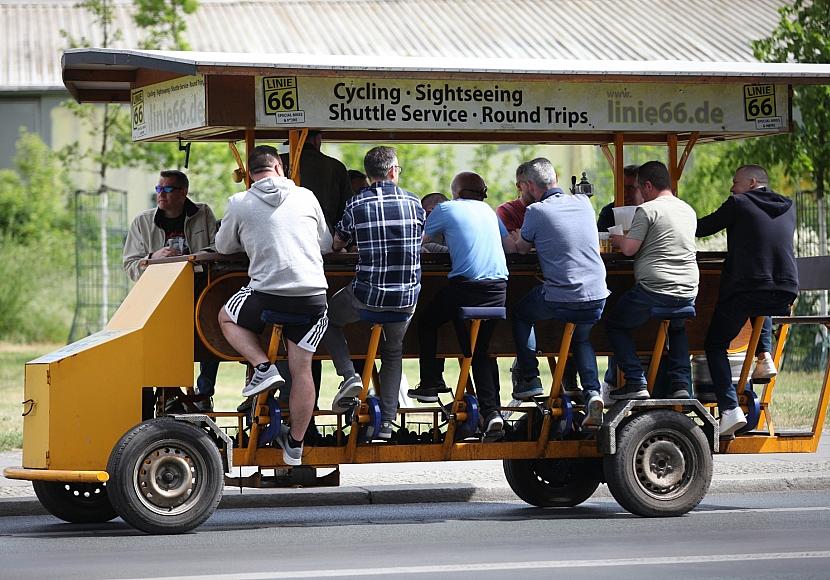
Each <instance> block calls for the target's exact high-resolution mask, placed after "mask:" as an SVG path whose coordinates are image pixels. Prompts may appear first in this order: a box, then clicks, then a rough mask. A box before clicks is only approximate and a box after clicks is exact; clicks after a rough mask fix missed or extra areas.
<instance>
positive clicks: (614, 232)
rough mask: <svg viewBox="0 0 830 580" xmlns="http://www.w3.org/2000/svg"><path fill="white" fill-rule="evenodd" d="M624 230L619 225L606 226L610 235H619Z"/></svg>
mask: <svg viewBox="0 0 830 580" xmlns="http://www.w3.org/2000/svg"><path fill="white" fill-rule="evenodd" d="M614 209H617V208H614ZM624 231H625V230H624V229H623V227H622V226H621V225H616V226H611V227H610V228H608V233H609V234H611V235H612V236H621V235H623V232H624Z"/></svg>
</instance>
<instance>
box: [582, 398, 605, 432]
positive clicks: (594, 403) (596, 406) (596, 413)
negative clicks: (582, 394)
mask: <svg viewBox="0 0 830 580" xmlns="http://www.w3.org/2000/svg"><path fill="white" fill-rule="evenodd" d="M603 408H604V405H603V402H602V397H600V396H599V395H598V394H597V392H596V391H591V392H590V396H588V402H587V403H585V418H584V419H583V420H582V426H583V427H585V428H587V429H599V428H600V427H601V426H602V410H603Z"/></svg>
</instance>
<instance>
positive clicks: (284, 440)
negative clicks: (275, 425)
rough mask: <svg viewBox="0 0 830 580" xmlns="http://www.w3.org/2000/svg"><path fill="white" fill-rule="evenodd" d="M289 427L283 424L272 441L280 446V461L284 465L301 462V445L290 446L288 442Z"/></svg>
mask: <svg viewBox="0 0 830 580" xmlns="http://www.w3.org/2000/svg"><path fill="white" fill-rule="evenodd" d="M290 432H291V429H290V428H289V427H288V425H283V426H282V428H281V429H280V433H279V435H277V436H276V437H274V441H273V442H274V443H276V444H277V445H279V446H280V447H282V462H283V463H285V464H286V465H295V466H296V465H302V464H303V445H302V444H301V445H300V446H299V447H291V445H289V444H288V434H289V433H290Z"/></svg>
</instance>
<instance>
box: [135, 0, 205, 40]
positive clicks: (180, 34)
mask: <svg viewBox="0 0 830 580" xmlns="http://www.w3.org/2000/svg"><path fill="white" fill-rule="evenodd" d="M134 4H135V7H136V12H135V14H134V15H133V20H134V21H135V23H136V24H137V25H138V26H139V27H141V28H142V29H143V31H144V33H145V34H146V35H147V36H146V37H145V38H144V39H143V40H142V41H141V42H140V43H139V45H140V46H141V48H144V49H149V50H190V45H189V44H188V42H187V40H186V39H185V37H184V34H185V31H186V30H187V25H186V24H185V21H184V16H185V15H186V14H193V13H194V12H196V9H197V8H199V2H198V0H134Z"/></svg>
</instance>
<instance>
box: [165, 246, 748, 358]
mask: <svg viewBox="0 0 830 580" xmlns="http://www.w3.org/2000/svg"><path fill="white" fill-rule="evenodd" d="M724 257H725V254H724V253H722V252H700V253H698V257H697V260H698V267H699V268H700V288H699V291H698V296H697V301H696V303H695V307H696V309H697V317H696V318H695V319H693V320H690V321H689V322H688V323H687V327H686V329H687V333H688V336H689V349H690V352H691V353H692V354H697V353H701V352H703V340H704V337H705V335H706V329H707V328H708V326H709V321H710V319H711V317H712V311H713V309H714V306H715V302H716V301H717V297H718V289H719V283H720V272H721V268H722V267H723V261H724ZM185 259H187V260H190V261H192V262H193V264H194V267H195V268H196V270H197V275H196V283H195V293H196V295H195V317H196V334H197V336H196V350H195V352H196V359H197V360H198V359H201V358H202V357H204V356H205V355H206V353H208V352H210V353H212V354H213V355H216V356H219V357H220V358H222V359H225V360H240V359H239V355H238V354H237V353H236V352H235V351H234V350H233V348H231V347H230V345H229V344H228V343H227V342H226V341H225V339H224V337H223V336H222V333H221V331H220V330H219V324H218V322H217V320H216V317H217V314H218V312H219V309H220V308H221V307H222V306H223V305H224V303H225V302H226V301H227V299H228V298H229V297H230V296H231V295H232V294H233V293H234V292H236V291H237V290H238V289H239V288H240V287H241V286H243V285H245V284H247V282H248V277H247V275H246V270H247V259H246V257H245V256H244V255H235V256H225V255H221V254H198V255H195V256H186V257H181V258H168V259H166V260H153V261H151V262H150V263H153V262H161V261H173V260H185ZM603 260H604V261H605V266H606V269H607V272H608V276H607V280H608V288H609V289H610V290H611V296H610V297H609V298H608V302H607V304H606V307H605V312H606V315H607V313H608V312H610V311H611V309H612V308H613V307H614V304H615V303H616V300H617V298H618V297H619V296H620V295H621V294H622V293H623V292H624V291H625V290H627V289H628V288H631V286H632V285H633V283H634V278H633V260H632V259H631V258H627V257H625V256H623V255H622V254H617V253H608V254H603ZM507 261H508V269H509V270H510V280H509V283H508V289H507V306H508V316H509V307H510V306H511V305H512V304H515V303H516V302H517V301H518V300H520V299H521V297H522V296H524V295H525V294H526V293H527V292H528V291H529V290H530V289H531V288H532V287H533V286H535V285H536V284H539V283H540V280H541V271H540V270H539V265H538V262H537V260H536V256H535V254H533V253H531V254H528V255H524V256H523V255H519V254H514V255H510V256H508V259H507ZM356 263H357V254H353V253H352V254H348V253H339V254H329V255H327V256H326V257H325V264H326V266H325V267H326V277H327V278H328V282H329V292H328V293H329V295H330V296H331V295H332V294H333V293H334V292H336V291H337V290H339V289H340V288H342V287H343V286H345V285H346V284H348V283H349V281H350V280H351V279H352V277H353V275H354V269H355V264H356ZM422 267H423V276H422V281H421V282H422V289H421V295H420V298H419V300H418V301H419V305H426V304H427V303H428V302H429V300H431V299H432V297H433V296H434V295H435V293H436V292H437V291H438V290H439V289H440V288H441V287H442V286H443V285H445V284H446V283H447V272H448V271H449V268H450V261H449V256H448V255H447V254H422ZM419 314H420V308H419V309H418V310H416V312H415V317H414V320H413V322H412V324H411V325H410V327H409V331H408V332H407V334H406V338H405V340H404V357H407V358H417V356H418V352H419V349H418V338H417V331H416V328H417V325H418V316H419ZM604 318H605V315H604V316H603V319H604ZM562 326H563V325H562V324H561V323H559V322H555V321H545V322H540V323H539V324H538V325H537V330H536V337H537V343H538V348H539V349H540V350H541V351H542V352H543V353H544V355H552V354H554V353H556V352H557V351H558V349H559V340H560V337H561V335H562ZM747 328H748V327H747ZM747 328H745V329H744V332H743V333H741V335H740V336H739V337H738V338H737V339H736V340H735V341H734V342H733V345H732V346H733V347H738V346H740V345H741V344H746V342H747V340H748V333H747ZM368 330H369V327H368V324H366V323H362V322H359V323H356V324H353V325H350V326H348V327H347V328H346V329H345V331H346V338H347V340H348V343H349V347H350V349H351V351H352V354H353V355H354V357H355V358H360V357H361V356H362V355H363V354H364V353H365V352H366V347H367V345H368V338H369V332H368ZM656 332H657V323H656V322H655V321H649V322H648V323H647V324H645V325H644V326H643V327H642V328H640V329H638V330H637V331H636V332H635V335H634V336H635V339H636V342H637V349H638V351H640V352H641V353H643V354H647V353H650V352H651V349H652V346H653V343H654V337H655V335H656ZM266 336H267V333H263V341H265V340H267V339H266ZM591 342H592V344H593V345H594V348H595V349H596V351H597V354H598V355H601V354H610V351H611V348H610V344H609V343H608V339H607V336H606V334H605V327H604V324H603V322H600V323H599V324H597V325H596V326H595V327H594V329H593V331H592V333H591ZM514 352H515V350H514V345H513V337H512V334H511V331H510V322H509V320H506V321H500V322H499V323H498V327H497V330H496V332H495V334H494V336H493V339H492V340H491V342H490V353H491V354H492V355H493V356H498V357H513V356H514ZM439 353H440V355H441V356H445V357H448V358H449V357H452V358H454V357H458V356H459V355H460V349H459V346H458V342H457V340H456V338H455V334H454V331H453V328H452V325H446V326H445V327H443V328H442V332H441V335H440V336H439ZM317 357H318V358H328V354H327V353H326V352H325V349H324V348H323V347H322V346H321V348H320V349H319V350H318V351H317Z"/></svg>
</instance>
